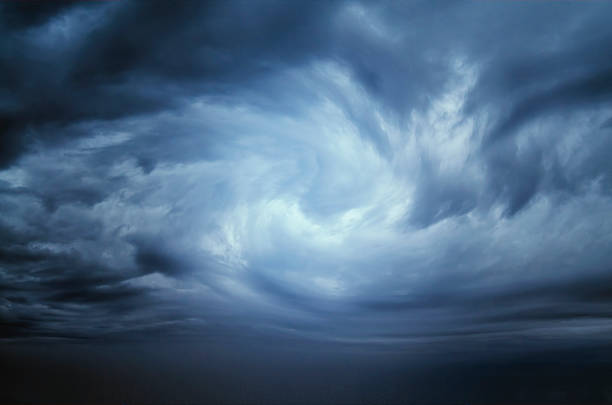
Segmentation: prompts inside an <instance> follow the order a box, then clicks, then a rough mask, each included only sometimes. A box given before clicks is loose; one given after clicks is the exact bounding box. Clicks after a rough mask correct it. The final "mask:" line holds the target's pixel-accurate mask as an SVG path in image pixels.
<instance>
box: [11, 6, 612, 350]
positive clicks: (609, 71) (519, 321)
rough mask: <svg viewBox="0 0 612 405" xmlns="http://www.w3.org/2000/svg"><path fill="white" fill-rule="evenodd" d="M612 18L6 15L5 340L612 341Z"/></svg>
mask: <svg viewBox="0 0 612 405" xmlns="http://www.w3.org/2000/svg"><path fill="white" fill-rule="evenodd" d="M611 11H612V10H611V9H610V5H609V4H608V3H607V2H554V3H549V2H520V4H517V3H516V2H498V1H494V2H483V1H474V2H442V3H439V4H436V7H435V10H434V6H433V5H431V4H430V3H428V2H419V1H417V2H408V3H402V2H393V3H390V4H386V5H384V6H379V5H376V4H373V3H369V2H363V3H361V2H346V3H345V2H301V3H294V2H290V3H289V2H273V1H265V2H261V3H259V4H258V5H257V6H255V5H253V4H250V3H248V4H247V3H242V2H218V3H208V2H201V3H200V2H197V3H195V2H180V3H179V4H170V3H162V2H123V1H122V2H99V3H98V2H96V4H89V3H88V2H87V3H82V2H75V3H63V2H58V3H53V5H46V6H45V7H40V6H39V5H37V4H32V3H30V2H7V3H6V4H2V9H1V14H2V19H3V23H2V24H1V25H0V26H1V27H2V28H1V30H2V36H1V39H0V47H1V48H2V49H3V52H1V53H0V55H2V56H0V73H1V74H0V77H1V79H0V80H2V86H1V88H2V89H3V90H0V121H1V122H2V128H3V129H2V138H1V145H0V151H1V152H0V167H1V170H0V210H1V212H2V213H3V215H2V216H1V218H0V235H1V238H0V240H2V243H1V245H0V291H2V293H1V294H0V295H1V296H2V298H1V299H0V320H1V322H2V328H1V332H2V338H3V339H5V340H15V341H19V340H25V339H34V340H38V339H114V338H130V339H132V338H139V339H140V338H143V339H146V338H147V336H151V335H154V336H164V337H210V338H211V339H226V338H228V337H236V336H241V337H242V339H245V340H248V339H260V338H263V339H275V340H276V339H278V340H281V341H292V340H298V341H304V342H327V343H340V344H347V345H363V346H364V347H384V348H390V349H393V350H412V348H415V347H418V348H421V347H432V348H434V350H437V348H441V349H448V348H456V347H458V346H457V345H460V346H461V347H469V348H473V349H474V350H480V349H481V348H482V343H483V342H498V343H499V347H498V349H499V348H507V349H508V350H516V347H517V346H516V345H517V344H520V345H528V346H530V345H533V346H534V347H540V346H542V347H545V346H546V347H548V346H550V345H552V346H555V347H557V346H561V347H565V346H567V345H579V344H587V343H588V344H594V343H597V344H599V343H603V342H605V341H606V339H607V336H609V333H610V332H611V329H612V328H611V327H612V322H610V319H611V317H612V289H611V288H610V287H609V286H610V285H612V284H611V283H612V268H611V266H612V250H611V249H610V244H611V243H612V216H610V214H609V213H610V212H611V210H612V195H611V190H612V159H610V151H611V150H612V124H611V122H612V121H611V120H612V115H611V113H610V103H611V100H612V98H611V96H612V59H610V57H609V55H608V54H607V53H606V52H605V50H606V49H609V48H610V47H611V46H612V30H611V29H610V28H609V22H608V18H607V16H609V15H610V12H611ZM525 342H528V343H525ZM521 347H524V346H521ZM483 350H484V349H483ZM496 350H497V349H496Z"/></svg>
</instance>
